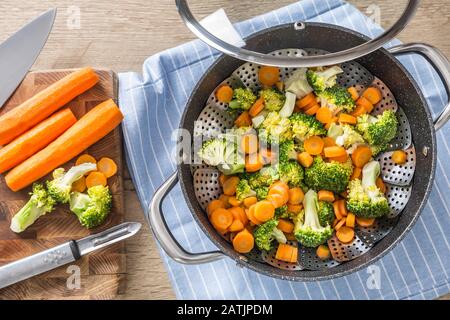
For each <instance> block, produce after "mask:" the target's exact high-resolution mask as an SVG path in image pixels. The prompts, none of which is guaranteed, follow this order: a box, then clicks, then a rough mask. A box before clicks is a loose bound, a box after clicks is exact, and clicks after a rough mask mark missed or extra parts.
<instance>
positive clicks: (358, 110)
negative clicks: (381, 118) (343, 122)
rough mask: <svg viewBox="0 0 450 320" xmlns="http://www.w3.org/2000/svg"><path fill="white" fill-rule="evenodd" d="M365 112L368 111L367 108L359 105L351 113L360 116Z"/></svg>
mask: <svg viewBox="0 0 450 320" xmlns="http://www.w3.org/2000/svg"><path fill="white" fill-rule="evenodd" d="M364 113H367V110H366V108H365V107H364V106H363V105H357V106H356V107H355V109H353V111H352V113H351V115H352V116H354V117H359V116H361V115H363V114H364Z"/></svg>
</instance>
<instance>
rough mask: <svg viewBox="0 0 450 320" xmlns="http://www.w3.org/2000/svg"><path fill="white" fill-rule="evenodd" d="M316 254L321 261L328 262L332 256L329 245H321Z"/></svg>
mask: <svg viewBox="0 0 450 320" xmlns="http://www.w3.org/2000/svg"><path fill="white" fill-rule="evenodd" d="M316 254H317V257H318V258H319V259H320V260H327V259H329V258H330V256H331V252H330V248H328V246H327V245H324V244H321V245H320V246H318V247H317V249H316Z"/></svg>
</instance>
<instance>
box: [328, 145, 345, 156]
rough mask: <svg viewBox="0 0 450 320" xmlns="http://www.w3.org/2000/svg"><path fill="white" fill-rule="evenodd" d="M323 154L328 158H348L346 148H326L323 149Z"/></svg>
mask: <svg viewBox="0 0 450 320" xmlns="http://www.w3.org/2000/svg"><path fill="white" fill-rule="evenodd" d="M323 153H324V155H325V157H327V158H337V157H342V156H347V151H345V148H344V147H339V146H332V147H326V148H324V149H323Z"/></svg>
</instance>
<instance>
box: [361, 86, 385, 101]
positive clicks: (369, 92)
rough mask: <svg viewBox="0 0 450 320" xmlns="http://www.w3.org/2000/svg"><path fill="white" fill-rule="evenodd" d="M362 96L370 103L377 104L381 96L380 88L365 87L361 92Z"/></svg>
mask: <svg viewBox="0 0 450 320" xmlns="http://www.w3.org/2000/svg"><path fill="white" fill-rule="evenodd" d="M362 96H363V97H364V98H366V99H367V100H369V101H370V102H371V103H372V104H377V103H378V102H380V101H381V99H382V98H383V96H382V94H381V91H380V89H378V88H375V87H369V88H367V89H366V90H365V91H364V92H363V94H362Z"/></svg>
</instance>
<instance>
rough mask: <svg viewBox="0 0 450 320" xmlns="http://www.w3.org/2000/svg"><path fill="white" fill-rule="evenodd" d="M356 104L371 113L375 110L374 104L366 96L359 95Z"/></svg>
mask: <svg viewBox="0 0 450 320" xmlns="http://www.w3.org/2000/svg"><path fill="white" fill-rule="evenodd" d="M356 105H357V106H363V107H364V109H365V110H366V112H367V113H370V112H372V110H373V104H372V103H371V102H370V101H369V100H367V99H366V98H364V97H359V98H358V100H356Z"/></svg>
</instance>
